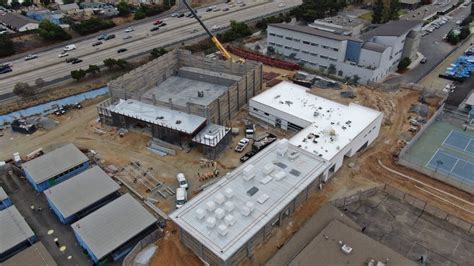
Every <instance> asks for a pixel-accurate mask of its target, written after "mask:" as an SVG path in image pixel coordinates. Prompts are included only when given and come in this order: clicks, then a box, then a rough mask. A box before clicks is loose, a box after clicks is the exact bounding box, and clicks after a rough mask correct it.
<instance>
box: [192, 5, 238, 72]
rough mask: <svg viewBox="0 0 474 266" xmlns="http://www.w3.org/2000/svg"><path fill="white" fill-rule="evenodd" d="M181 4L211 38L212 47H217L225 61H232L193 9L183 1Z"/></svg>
mask: <svg viewBox="0 0 474 266" xmlns="http://www.w3.org/2000/svg"><path fill="white" fill-rule="evenodd" d="M183 3H184V5H185V6H186V7H187V8H188V9H189V11H190V12H191V14H193V16H194V18H196V19H197V21H198V22H199V24H201V27H203V29H204V30H205V31H206V33H207V34H208V35H209V37H210V38H211V41H212V42H213V43H214V45H215V46H216V47H217V49H219V51H220V52H221V54H222V56H223V57H224V58H225V60H232V56H231V55H230V53H229V52H228V51H227V49H225V47H224V45H222V43H221V42H220V41H219V40H218V39H217V37H216V36H214V34H212V32H211V31H210V30H209V29H208V28H207V27H206V25H204V23H203V22H202V20H201V19H200V18H199V16H198V15H197V14H196V12H194V9H192V8H191V6H190V5H189V4H188V2H186V0H183ZM238 62H239V63H243V62H244V61H243V60H238Z"/></svg>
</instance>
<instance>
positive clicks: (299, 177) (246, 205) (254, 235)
mask: <svg viewBox="0 0 474 266" xmlns="http://www.w3.org/2000/svg"><path fill="white" fill-rule="evenodd" d="M329 166H330V163H329V162H328V161H326V160H324V159H322V158H320V157H318V156H316V155H314V154H313V153H310V152H308V151H306V150H303V149H300V148H298V147H296V146H294V145H292V144H290V143H289V142H288V140H286V139H282V140H279V141H276V142H274V143H273V144H271V145H270V146H268V147H266V148H265V149H263V150H262V151H260V152H259V153H257V154H256V155H255V156H253V157H252V158H250V159H249V160H248V161H247V162H245V163H244V164H242V165H241V166H239V167H238V168H236V169H235V170H234V171H232V172H230V173H229V174H227V175H225V176H224V177H222V178H221V179H220V180H219V181H218V182H216V183H215V184H213V185H211V186H210V187H209V188H207V189H205V190H204V191H203V192H201V193H199V194H198V195H197V196H195V197H194V198H192V199H191V200H190V201H189V202H187V203H186V204H185V205H184V206H183V207H181V208H180V209H177V210H176V211H174V212H173V213H172V214H171V215H170V218H171V219H172V220H173V221H174V222H175V223H176V224H177V225H178V227H179V233H180V238H181V241H182V242H183V243H184V244H185V245H186V246H188V247H189V248H190V249H191V250H193V252H194V253H195V254H196V255H198V256H199V257H200V258H201V259H203V260H204V261H206V262H207V263H209V264H210V265H235V264H238V263H239V262H241V261H242V260H243V259H245V258H246V257H251V256H252V255H253V254H254V248H255V247H256V246H257V245H258V244H260V243H262V242H263V241H265V240H266V239H267V238H268V237H269V236H270V235H271V231H272V228H273V227H274V226H279V225H280V224H281V222H282V221H283V220H284V219H285V218H287V217H288V216H290V215H291V214H292V213H293V212H294V211H295V210H296V208H297V207H298V206H299V205H301V204H302V203H303V202H304V201H305V200H306V199H307V198H308V196H309V194H310V193H311V192H312V191H315V190H316V189H317V188H318V187H319V185H320V183H321V182H322V180H323V177H324V175H325V174H326V173H327V171H328V169H329Z"/></svg>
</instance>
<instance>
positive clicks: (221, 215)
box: [214, 208, 225, 220]
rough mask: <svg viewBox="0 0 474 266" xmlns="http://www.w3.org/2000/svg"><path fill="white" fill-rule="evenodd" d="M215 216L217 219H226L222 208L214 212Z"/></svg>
mask: <svg viewBox="0 0 474 266" xmlns="http://www.w3.org/2000/svg"><path fill="white" fill-rule="evenodd" d="M214 214H215V215H216V218H217V219H219V220H222V218H224V216H225V211H224V209H222V208H217V209H216V210H215V211H214Z"/></svg>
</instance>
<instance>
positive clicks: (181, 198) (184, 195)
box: [176, 187, 188, 209]
mask: <svg viewBox="0 0 474 266" xmlns="http://www.w3.org/2000/svg"><path fill="white" fill-rule="evenodd" d="M187 201H188V192H187V191H186V189H185V188H182V187H179V188H177V189H176V209H179V208H181V207H183V205H184V204H185V203H186V202H187Z"/></svg>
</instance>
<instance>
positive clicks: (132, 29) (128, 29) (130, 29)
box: [125, 27, 135, 33]
mask: <svg viewBox="0 0 474 266" xmlns="http://www.w3.org/2000/svg"><path fill="white" fill-rule="evenodd" d="M134 30H135V29H134V28H132V27H128V28H126V29H125V32H127V33H128V32H132V31H134Z"/></svg>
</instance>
